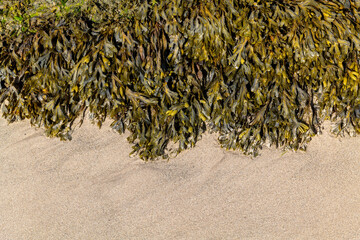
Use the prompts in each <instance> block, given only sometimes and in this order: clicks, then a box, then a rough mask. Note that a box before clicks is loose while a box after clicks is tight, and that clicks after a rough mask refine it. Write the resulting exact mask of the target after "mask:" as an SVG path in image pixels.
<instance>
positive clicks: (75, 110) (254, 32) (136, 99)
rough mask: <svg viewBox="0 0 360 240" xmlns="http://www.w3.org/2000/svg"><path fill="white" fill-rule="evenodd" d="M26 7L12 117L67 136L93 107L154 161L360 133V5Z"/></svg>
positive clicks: (5, 31)
mask: <svg viewBox="0 0 360 240" xmlns="http://www.w3.org/2000/svg"><path fill="white" fill-rule="evenodd" d="M27 4H28V5H26V4H25V5H24V4H23V5H21V6H20V5H19V6H18V8H16V9H13V12H11V11H8V10H6V9H9V8H6V7H4V6H5V5H2V7H1V8H0V10H1V16H2V20H3V21H2V25H1V37H0V38H1V39H0V42H1V45H0V105H1V108H2V113H3V117H5V118H6V119H7V120H8V121H9V122H13V121H16V120H23V119H30V122H31V124H32V125H35V126H39V127H42V128H44V129H45V130H46V134H47V135H48V136H51V137H59V138H61V139H63V140H67V139H71V133H72V131H73V129H74V126H73V124H74V122H75V121H76V120H77V119H79V118H80V119H82V118H83V116H84V115H85V112H87V111H88V112H90V113H91V116H92V119H93V121H94V122H95V123H97V124H98V125H99V126H101V125H102V123H103V122H104V121H105V119H106V118H109V119H112V121H113V122H112V124H111V127H112V128H113V129H115V130H116V131H117V132H119V133H123V132H125V131H129V132H130V135H129V137H128V140H129V142H130V143H132V144H133V153H136V154H138V155H139V157H140V158H142V159H144V160H151V159H156V158H157V157H164V158H168V157H169V156H170V155H171V153H175V154H176V153H179V152H181V151H182V150H184V149H188V148H191V147H194V146H195V144H196V142H197V141H198V140H199V139H200V138H201V136H202V134H203V133H204V132H205V131H206V130H209V131H212V132H217V133H218V134H219V142H220V144H221V146H222V147H225V148H227V149H234V150H241V151H243V152H244V153H246V154H252V155H257V154H258V153H259V149H261V147H262V146H263V145H264V144H265V145H271V146H276V147H284V148H287V149H294V150H298V149H306V146H307V143H308V142H309V141H310V140H311V137H313V136H315V135H316V134H318V133H319V132H320V131H321V123H322V122H323V121H324V120H325V119H330V120H332V121H333V122H334V123H335V127H334V129H333V132H334V133H335V134H337V135H344V134H350V135H356V134H358V133H360V97H359V82H360V76H359V75H360V72H359V55H358V54H359V49H360V48H359V47H360V39H359V32H360V31H359V30H360V29H359V27H360V16H359V7H360V2H359V1H355V0H354V1H353V0H344V1H340V0H339V1H334V0H332V1H325V0H320V1H314V0H306V1H303V0H297V1H290V0H282V1H261V0H258V1H254V0H239V1H232V0H227V1H220V0H205V1H197V0H189V1H181V0H174V1H166V0H164V1H140V0H136V1H122V3H121V6H120V5H116V1H114V2H109V3H107V2H101V1H87V2H86V4H85V3H83V5H79V4H75V3H74V4H73V5H71V6H73V7H72V8H69V7H68V8H66V6H67V5H66V4H67V2H61V3H60V4H58V5H54V6H52V8H51V9H52V10H51V11H48V9H50V7H49V5H45V6H46V7H47V8H44V9H47V10H46V11H43V12H41V13H36V14H35V13H33V15H31V14H28V13H29V12H31V11H33V9H32V8H31V6H33V4H34V3H33V2H31V1H29V2H27ZM84 6H85V7H84ZM74 9H75V10H74ZM104 9H109V11H104ZM21 14H22V15H24V16H25V17H22V18H19V16H20V15H21ZM34 14H35V15H34ZM22 15H21V16H22ZM15 17H17V18H15ZM9 19H13V21H9ZM171 142H173V143H176V146H177V147H176V148H175V149H173V150H170V149H169V147H168V146H169V143H171Z"/></svg>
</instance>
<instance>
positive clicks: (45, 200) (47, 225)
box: [0, 119, 360, 240]
mask: <svg viewBox="0 0 360 240" xmlns="http://www.w3.org/2000/svg"><path fill="white" fill-rule="evenodd" d="M0 143H1V144H0V239H1V240H18V239H19V240H20V239H21V240H23V239H24V240H30V239H34V240H35V239H36V240H41V239H61V240H63V239H72V240H73V239H352V240H356V239H360V137H357V138H342V139H338V138H334V137H332V136H330V135H329V134H328V133H327V132H326V131H325V132H324V133H323V135H321V136H317V137H315V138H314V139H313V141H312V142H311V143H310V144H309V147H308V151H307V152H305V153H304V152H297V153H295V152H282V151H280V150H274V149H264V150H263V151H262V155H261V156H260V157H257V158H251V157H247V156H244V155H242V154H241V153H240V152H233V151H226V150H224V149H221V148H220V147H219V145H218V144H217V142H216V135H209V134H207V135H205V136H204V137H203V139H202V140H201V141H200V142H199V143H198V145H197V146H196V147H195V148H194V149H192V150H189V151H185V152H184V153H182V154H180V155H179V156H178V157H176V158H174V159H171V160H170V161H169V162H166V161H157V162H143V161H141V160H139V159H138V158H137V157H132V158H131V157H129V156H128V153H129V152H130V151H131V146H130V145H129V144H128V143H127V141H126V136H124V135H123V136H121V135H119V134H117V133H114V132H113V131H112V130H111V129H110V128H109V127H107V126H105V127H103V128H102V129H101V130H98V128H97V127H96V126H93V125H91V124H90V123H89V122H85V123H84V125H83V126H82V127H81V128H80V129H77V130H76V132H75V133H74V134H73V140H72V141H71V142H61V141H59V140H58V139H49V138H46V137H45V136H44V134H43V130H41V129H35V128H31V127H30V125H29V123H28V122H26V121H25V122H20V123H13V124H11V125H8V124H7V123H6V122H5V120H3V119H1V120H0Z"/></svg>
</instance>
